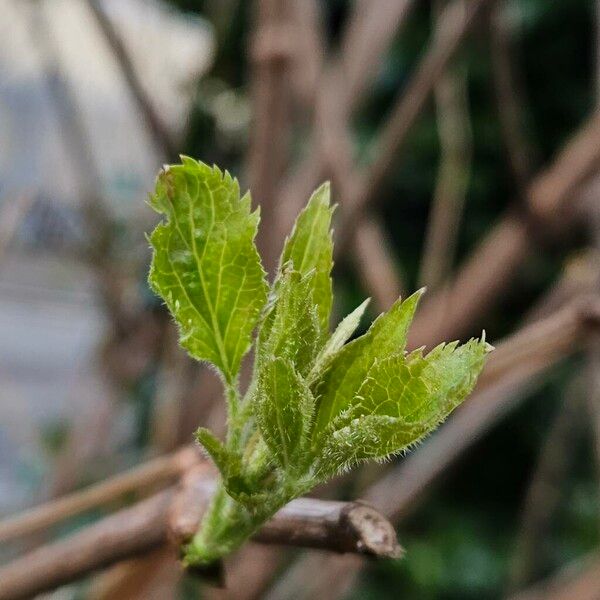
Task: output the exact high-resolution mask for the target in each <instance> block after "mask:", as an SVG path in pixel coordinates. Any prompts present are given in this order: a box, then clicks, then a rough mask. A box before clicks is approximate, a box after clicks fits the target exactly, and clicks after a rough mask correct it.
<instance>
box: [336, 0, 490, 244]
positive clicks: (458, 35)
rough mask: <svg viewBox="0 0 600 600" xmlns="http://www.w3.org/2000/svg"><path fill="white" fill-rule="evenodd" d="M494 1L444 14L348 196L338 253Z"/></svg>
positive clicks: (457, 3)
mask: <svg viewBox="0 0 600 600" xmlns="http://www.w3.org/2000/svg"><path fill="white" fill-rule="evenodd" d="M491 1H492V0H470V2H469V3H468V4H467V5H466V6H465V5H464V4H463V2H462V0H454V2H453V3H452V4H450V5H449V6H448V7H447V8H446V9H445V10H444V12H443V13H442V15H440V18H439V20H438V29H437V31H436V34H435V36H434V39H433V41H432V43H431V46H430V47H429V49H428V50H427V52H426V54H425V56H424V57H423V59H422V60H421V62H420V64H419V66H418V68H417V70H416V72H415V74H414V75H413V77H412V79H411V81H410V83H409V85H408V87H407V88H406V90H404V92H403V93H402V95H401V97H400V99H399V100H398V102H397V104H396V106H395V107H394V108H393V109H392V113H391V115H390V117H389V118H388V119H387V121H386V123H385V124H384V125H383V127H382V131H381V133H380V134H379V136H378V138H377V140H376V142H375V151H374V155H375V157H376V158H375V162H374V163H373V164H372V165H371V166H370V167H369V169H368V172H367V173H366V174H365V175H364V177H363V178H362V181H361V184H360V185H359V186H358V187H357V190H356V192H355V194H354V196H353V197H352V198H351V199H348V201H347V204H348V206H346V207H345V208H346V209H347V210H345V212H344V214H343V215H342V218H341V223H340V226H339V230H340V237H339V239H338V252H340V253H343V252H344V251H345V249H346V247H347V245H348V244H349V242H350V241H351V240H352V239H353V236H354V232H355V230H356V227H357V226H358V223H359V222H360V218H361V217H362V214H363V212H364V211H365V209H366V208H367V206H369V205H371V204H374V203H375V202H376V200H377V197H378V194H379V192H380V189H381V185H382V183H383V182H384V180H385V177H386V176H387V174H388V172H389V170H390V168H391V167H392V166H393V165H394V164H396V162H397V160H398V154H399V153H400V151H401V150H402V149H403V148H404V146H405V144H406V141H407V140H408V134H409V132H410V130H411V128H412V126H413V125H414V123H415V122H416V120H417V118H418V117H419V115H420V114H421V111H422V110H423V108H424V106H425V103H426V101H427V99H428V98H429V95H430V94H431V91H432V90H433V88H434V86H435V83H436V82H437V81H438V79H439V77H440V76H441V74H442V73H443V72H444V70H445V68H446V66H447V65H448V63H449V61H450V60H451V59H452V57H453V56H454V54H455V52H456V51H457V50H458V48H459V47H460V44H461V43H462V42H463V40H464V39H465V37H466V35H467V34H468V32H469V31H470V30H471V27H472V26H473V24H474V23H475V21H476V17H477V15H478V14H479V13H480V11H482V10H483V9H484V8H485V7H486V6H487V5H488V4H489V3H490V2H491Z"/></svg>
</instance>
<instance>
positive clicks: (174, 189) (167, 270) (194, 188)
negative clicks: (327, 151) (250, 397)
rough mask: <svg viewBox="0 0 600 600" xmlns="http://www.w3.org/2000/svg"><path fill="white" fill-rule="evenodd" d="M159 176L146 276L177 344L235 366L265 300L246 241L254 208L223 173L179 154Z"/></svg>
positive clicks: (233, 371) (231, 369)
mask: <svg viewBox="0 0 600 600" xmlns="http://www.w3.org/2000/svg"><path fill="white" fill-rule="evenodd" d="M182 161H183V164H180V165H173V166H170V167H167V168H166V169H165V170H163V171H162V172H161V174H160V175H159V178H158V181H157V184H156V191H155V194H154V196H153V197H152V198H151V201H150V204H151V206H152V207H153V208H154V209H155V210H156V211H157V212H159V213H161V214H163V215H165V216H166V220H165V221H163V222H162V223H161V224H159V225H158V227H156V229H155V230H154V232H153V233H152V235H151V236H150V242H151V244H152V247H153V248H154V256H153V259H152V265H151V268H150V277H149V281H150V284H151V286H152V288H153V289H154V291H155V292H156V293H157V294H159V295H160V296H162V297H163V298H164V300H165V301H166V303H167V306H168V307H169V310H170V311H171V313H172V314H173V316H174V317H175V320H176V321H177V324H178V325H179V329H180V340H181V344H182V346H183V347H184V348H185V349H186V350H187V351H188V352H189V353H190V355H191V356H193V357H194V358H196V359H198V360H207V361H210V362H212V363H213V364H214V365H216V366H217V367H218V369H219V370H220V371H221V373H222V374H223V376H224V378H225V380H226V381H227V382H228V383H232V382H233V381H234V380H235V378H236V376H237V374H238V372H239V369H240V364H241V360H242V358H243V356H244V354H245V353H246V352H247V351H248V349H249V347H250V344H251V336H252V331H253V329H254V327H255V326H256V323H257V321H258V319H259V316H260V312H261V309H262V307H263V306H264V304H265V302H266V298H267V284H266V282H265V273H264V270H263V268H262V265H261V262H260V257H259V255H258V252H257V250H256V246H255V244H254V237H255V235H256V230H257V226H258V221H259V212H258V210H257V211H255V212H250V196H249V194H246V195H245V196H244V197H243V198H240V190H239V185H238V182H237V180H235V179H233V178H232V177H231V176H230V175H229V173H227V172H225V173H224V174H223V173H222V172H221V171H220V170H219V169H218V168H217V167H213V168H212V169H211V168H210V167H208V166H207V165H205V164H203V163H200V162H196V161H194V160H192V159H190V158H186V157H182Z"/></svg>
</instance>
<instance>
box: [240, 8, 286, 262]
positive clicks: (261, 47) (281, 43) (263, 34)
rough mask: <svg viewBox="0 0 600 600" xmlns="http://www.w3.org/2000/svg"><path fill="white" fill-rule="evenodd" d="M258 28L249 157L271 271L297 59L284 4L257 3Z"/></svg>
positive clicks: (260, 237)
mask: <svg viewBox="0 0 600 600" xmlns="http://www.w3.org/2000/svg"><path fill="white" fill-rule="evenodd" d="M253 4H254V5H255V8H254V13H255V25H254V33H253V36H252V38H251V41H250V49H249V55H250V58H251V63H252V72H251V76H252V79H251V81H252V85H251V98H252V113H253V123H252V130H251V131H252V135H251V139H250V146H249V148H248V153H247V161H248V167H247V169H248V181H249V187H250V189H251V190H252V195H253V197H254V201H255V202H256V203H258V204H260V206H261V210H262V226H261V230H260V232H259V235H258V238H257V243H258V247H259V249H260V252H261V256H262V257H263V261H264V263H265V265H266V268H267V270H268V271H273V269H274V267H276V265H277V257H278V255H279V250H280V248H279V243H278V242H279V240H278V239H277V236H274V235H273V232H274V227H275V210H276V202H277V196H276V193H277V186H278V183H279V180H280V178H281V176H282V174H283V171H284V168H285V166H286V164H287V160H288V156H287V155H288V152H287V150H288V145H289V133H290V114H289V112H290V111H289V85H288V78H287V74H288V71H289V68H290V60H291V59H292V57H293V56H294V51H293V47H292V45H291V44H292V42H291V41H290V40H291V39H292V34H291V32H290V31H289V15H288V10H287V7H286V2H285V1H284V0H255V2H254V3H253Z"/></svg>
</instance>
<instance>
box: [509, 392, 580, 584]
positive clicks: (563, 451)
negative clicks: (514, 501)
mask: <svg viewBox="0 0 600 600" xmlns="http://www.w3.org/2000/svg"><path fill="white" fill-rule="evenodd" d="M571 387H573V386H571ZM569 392H570V393H569V396H568V397H567V398H565V399H564V402H563V404H562V406H561V407H560V409H559V412H558V414H557V415H556V417H555V418H554V421H553V423H552V425H551V427H550V430H549V431H548V433H547V435H546V439H545V441H544V445H543V447H542V450H541V452H540V456H539V458H538V462H537V466H536V468H535V471H534V473H533V476H532V478H531V482H530V484H529V487H528V489H527V494H526V497H525V501H524V504H523V514H522V517H521V525H520V528H519V533H518V535H517V541H516V544H515V547H516V550H515V552H514V554H513V557H512V559H511V568H510V576H509V579H510V584H509V585H510V588H511V589H513V590H518V589H520V588H521V587H522V586H523V585H524V584H526V583H529V581H530V580H532V579H533V578H535V575H536V574H537V571H538V567H539V566H540V559H541V556H540V547H541V545H540V543H541V542H542V541H543V539H544V534H545V532H546V531H548V527H549V525H550V520H551V518H552V515H553V514H554V513H555V510H556V508H557V506H558V503H559V500H560V497H561V492H562V490H561V484H562V482H563V481H564V479H565V476H566V474H567V471H568V469H569V466H570V465H571V463H572V461H573V458H574V457H573V453H572V448H573V445H574V444H573V443H574V441H575V438H576V436H577V435H578V434H579V433H580V429H581V428H580V425H581V422H580V421H581V419H580V416H581V413H582V411H581V403H580V402H579V398H577V395H576V394H575V393H574V390H572V389H571V390H569Z"/></svg>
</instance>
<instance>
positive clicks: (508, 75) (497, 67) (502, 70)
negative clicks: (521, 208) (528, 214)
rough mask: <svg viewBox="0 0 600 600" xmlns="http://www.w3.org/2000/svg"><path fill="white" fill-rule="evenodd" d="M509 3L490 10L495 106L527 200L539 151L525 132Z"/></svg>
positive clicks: (521, 192)
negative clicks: (535, 159)
mask: <svg viewBox="0 0 600 600" xmlns="http://www.w3.org/2000/svg"><path fill="white" fill-rule="evenodd" d="M507 8H508V7H507V2H506V1H503V2H499V3H498V4H497V5H496V7H494V9H493V10H492V11H490V30H489V40H490V50H491V58H492V76H493V81H494V88H495V91H496V103H497V110H498V117H499V122H500V133H501V135H502V140H503V143H504V148H505V151H506V156H507V159H508V165H509V167H510V170H511V172H512V176H513V179H514V181H515V184H516V189H517V192H518V193H519V195H520V196H521V197H522V199H524V197H525V193H526V191H527V186H528V185H529V181H530V179H531V175H532V173H533V168H532V167H533V164H534V162H535V161H534V157H536V155H537V151H536V150H535V149H534V148H533V146H532V144H531V143H530V142H529V140H528V139H527V136H526V135H525V134H524V131H523V104H524V103H523V92H522V86H521V81H520V77H518V75H519V74H518V73H517V72H516V68H517V65H516V61H515V60H514V58H513V48H512V45H513V44H512V38H513V37H514V36H513V29H514V26H512V24H511V22H510V17H509V15H508V14H507V13H508V10H507Z"/></svg>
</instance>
